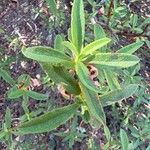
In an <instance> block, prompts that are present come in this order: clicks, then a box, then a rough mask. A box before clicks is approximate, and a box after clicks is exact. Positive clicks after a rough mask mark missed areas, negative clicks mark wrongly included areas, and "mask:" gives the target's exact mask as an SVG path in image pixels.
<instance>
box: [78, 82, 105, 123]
mask: <svg viewBox="0 0 150 150" xmlns="http://www.w3.org/2000/svg"><path fill="white" fill-rule="evenodd" d="M80 87H81V91H82V97H83V99H84V101H85V102H86V104H87V106H88V109H89V112H90V114H91V117H92V120H94V119H96V120H97V121H98V122H99V123H101V124H103V125H104V124H105V122H106V118H105V113H104V110H103V107H102V105H101V103H100V101H99V100H98V95H97V94H95V93H94V92H92V91H90V90H88V89H87V88H86V87H85V86H84V85H82V84H81V86H80Z"/></svg>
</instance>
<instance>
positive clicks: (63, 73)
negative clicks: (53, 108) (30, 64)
mask: <svg viewBox="0 0 150 150" xmlns="http://www.w3.org/2000/svg"><path fill="white" fill-rule="evenodd" d="M41 65H42V67H43V69H44V70H45V71H46V73H47V74H48V76H49V77H50V79H51V80H53V81H54V82H55V83H56V84H57V83H59V84H60V83H62V84H63V85H64V87H65V89H66V91H67V92H69V93H72V94H75V95H79V94H80V92H81V91H80V88H79V85H78V83H77V81H76V80H75V79H74V77H73V76H71V74H70V73H69V72H68V71H67V70H66V69H65V68H64V67H58V66H51V65H49V64H46V63H41Z"/></svg>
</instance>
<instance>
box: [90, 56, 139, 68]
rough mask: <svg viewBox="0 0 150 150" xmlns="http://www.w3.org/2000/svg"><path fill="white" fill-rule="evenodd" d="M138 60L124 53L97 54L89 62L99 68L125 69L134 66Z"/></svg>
mask: <svg viewBox="0 0 150 150" xmlns="http://www.w3.org/2000/svg"><path fill="white" fill-rule="evenodd" d="M139 61H140V59H139V58H138V57H137V56H134V55H130V54H124V53H99V54H97V55H96V56H95V58H94V59H93V60H92V61H91V62H90V63H91V64H97V65H100V66H101V67H118V68H127V67H130V66H134V65H136V64H137V63H138V62H139Z"/></svg>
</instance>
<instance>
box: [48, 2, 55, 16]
mask: <svg viewBox="0 0 150 150" xmlns="http://www.w3.org/2000/svg"><path fill="white" fill-rule="evenodd" d="M46 2H47V4H48V6H49V9H50V12H51V13H53V14H54V15H55V16H56V15H57V7H56V1H55V0H46Z"/></svg>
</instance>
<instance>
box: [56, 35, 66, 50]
mask: <svg viewBox="0 0 150 150" xmlns="http://www.w3.org/2000/svg"><path fill="white" fill-rule="evenodd" d="M62 42H63V38H62V36H61V35H57V36H56V38H55V41H54V48H55V49H56V50H58V51H61V52H64V47H63V45H62Z"/></svg>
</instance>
